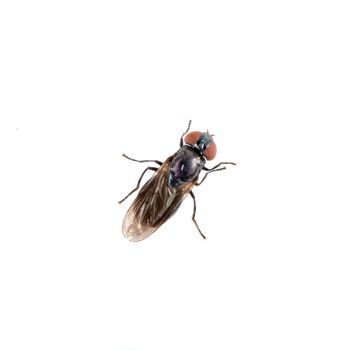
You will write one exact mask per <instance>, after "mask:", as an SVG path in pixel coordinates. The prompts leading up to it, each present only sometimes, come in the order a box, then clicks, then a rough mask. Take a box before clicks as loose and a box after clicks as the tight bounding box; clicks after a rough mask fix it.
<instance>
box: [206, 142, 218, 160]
mask: <svg viewBox="0 0 350 350" xmlns="http://www.w3.org/2000/svg"><path fill="white" fill-rule="evenodd" d="M204 156H205V158H207V159H208V160H213V159H214V158H215V156H216V144H215V143H214V142H213V143H211V144H210V145H209V146H208V148H207V149H206V150H205V151H204Z"/></svg>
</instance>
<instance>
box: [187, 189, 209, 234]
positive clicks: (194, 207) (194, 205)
mask: <svg viewBox="0 0 350 350" xmlns="http://www.w3.org/2000/svg"><path fill="white" fill-rule="evenodd" d="M190 195H191V197H192V199H193V214H192V221H193V223H194V224H195V225H196V227H197V230H198V232H199V233H200V235H201V236H202V237H203V238H204V239H206V238H207V237H205V236H204V235H203V233H202V231H201V229H200V228H199V226H198V224H197V221H196V219H195V216H196V197H195V196H194V194H193V192H192V191H190Z"/></svg>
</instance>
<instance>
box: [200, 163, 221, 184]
mask: <svg viewBox="0 0 350 350" xmlns="http://www.w3.org/2000/svg"><path fill="white" fill-rule="evenodd" d="M225 169H226V168H225V167H223V168H219V169H213V170H209V171H208V172H207V173H206V174H205V175H204V177H203V179H202V181H201V182H197V183H196V186H199V185H200V184H201V183H202V182H203V181H204V180H205V179H206V178H207V176H208V175H209V174H210V173H213V172H214V171H220V170H225Z"/></svg>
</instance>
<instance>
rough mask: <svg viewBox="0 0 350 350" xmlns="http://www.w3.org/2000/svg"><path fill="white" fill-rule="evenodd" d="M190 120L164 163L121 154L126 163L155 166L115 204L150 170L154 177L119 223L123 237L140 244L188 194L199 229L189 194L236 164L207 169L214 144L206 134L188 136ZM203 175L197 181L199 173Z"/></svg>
mask: <svg viewBox="0 0 350 350" xmlns="http://www.w3.org/2000/svg"><path fill="white" fill-rule="evenodd" d="M190 126H191V120H190V121H189V123H188V127H187V129H186V131H185V132H184V133H183V134H182V135H181V138H180V149H179V150H178V151H177V152H176V153H174V154H173V155H171V156H170V157H169V158H168V159H167V160H166V161H165V162H164V163H163V162H160V161H159V160H136V159H133V158H130V157H128V156H127V155H125V154H123V156H124V157H125V158H127V159H129V160H132V161H134V162H139V163H148V162H150V163H152V162H153V163H156V164H158V165H159V167H153V166H150V167H147V168H146V169H145V170H144V171H143V173H142V174H141V176H140V178H139V181H138V183H137V186H136V187H135V188H134V189H133V190H132V191H131V192H130V193H129V194H128V195H127V196H126V197H125V198H123V199H122V200H121V201H120V202H119V203H122V202H124V201H125V200H126V199H127V198H128V197H129V196H130V195H131V194H132V193H134V192H135V191H137V190H138V189H139V187H140V183H141V180H142V178H143V176H144V174H145V173H146V172H147V171H149V170H151V171H154V172H155V174H154V175H153V176H152V177H151V178H150V179H149V180H148V181H147V182H146V183H145V184H144V185H143V186H142V188H141V190H140V192H139V193H138V195H137V197H136V198H135V200H134V201H133V203H132V204H131V206H130V208H129V210H128V211H127V213H126V215H125V218H124V220H123V225H122V232H123V234H124V236H125V238H127V239H129V240H130V241H132V242H137V241H141V240H143V239H145V238H147V237H148V236H150V235H151V234H152V233H153V232H155V231H156V230H157V229H158V228H159V227H160V226H161V225H162V224H164V222H166V221H167V220H168V219H169V218H170V217H172V216H173V215H174V214H175V213H176V211H177V209H178V208H179V207H180V205H181V203H182V201H183V200H184V199H185V198H186V196H187V195H188V194H190V196H191V197H192V199H193V214H192V221H193V222H194V224H195V225H196V227H197V230H198V232H199V233H200V234H201V236H202V237H203V238H206V237H205V236H204V234H203V233H202V231H201V230H200V228H199V226H198V224H197V221H196V219H195V215H196V197H195V195H194V194H193V192H192V188H193V187H194V186H199V185H201V184H202V183H203V181H204V180H205V179H206V178H207V176H208V175H209V174H211V173H213V172H215V171H221V170H224V169H226V168H225V167H220V166H221V165H225V164H232V165H236V164H235V163H233V162H220V163H219V164H217V165H215V166H214V167H212V168H207V167H206V166H205V163H206V161H207V160H209V161H210V160H213V159H214V158H215V156H216V144H215V143H214V140H213V136H214V135H210V134H209V132H208V131H207V132H200V131H192V132H190V133H188V131H189V129H190ZM202 170H204V171H206V174H205V175H204V177H203V178H202V180H201V181H200V182H198V178H199V174H200V172H201V171H202Z"/></svg>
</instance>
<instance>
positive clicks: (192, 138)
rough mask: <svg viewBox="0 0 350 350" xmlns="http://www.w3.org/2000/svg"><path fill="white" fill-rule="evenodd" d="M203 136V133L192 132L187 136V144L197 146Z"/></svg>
mask: <svg viewBox="0 0 350 350" xmlns="http://www.w3.org/2000/svg"><path fill="white" fill-rule="evenodd" d="M201 135H202V133H201V132H200V131H192V132H190V133H189V134H187V135H186V136H185V143H187V144H188V145H195V144H196V143H197V141H198V140H199V138H200V137H201Z"/></svg>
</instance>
